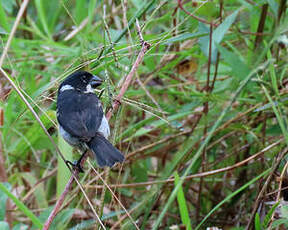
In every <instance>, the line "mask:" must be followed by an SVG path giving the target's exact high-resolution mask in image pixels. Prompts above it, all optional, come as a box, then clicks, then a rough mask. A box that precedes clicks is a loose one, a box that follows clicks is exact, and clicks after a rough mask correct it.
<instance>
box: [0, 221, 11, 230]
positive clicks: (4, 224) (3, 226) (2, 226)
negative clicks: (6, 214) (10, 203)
mask: <svg viewBox="0 0 288 230" xmlns="http://www.w3.org/2000/svg"><path fill="white" fill-rule="evenodd" d="M0 229H1V230H10V227H9V224H8V223H7V222H5V221H0Z"/></svg>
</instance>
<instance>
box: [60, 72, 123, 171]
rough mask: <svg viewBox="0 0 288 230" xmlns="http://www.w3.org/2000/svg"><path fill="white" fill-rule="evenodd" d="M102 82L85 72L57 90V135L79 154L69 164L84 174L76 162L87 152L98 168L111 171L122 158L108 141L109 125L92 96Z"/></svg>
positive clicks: (94, 95)
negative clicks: (106, 167)
mask: <svg viewBox="0 0 288 230" xmlns="http://www.w3.org/2000/svg"><path fill="white" fill-rule="evenodd" d="M102 83H103V81H102V79H101V78H100V77H98V76H96V75H93V74H91V73H89V72H86V71H76V72H74V73H72V74H70V75H69V76H68V77H67V78H65V79H64V80H63V82H62V83H61V84H60V86H59V88H58V95H57V120H58V124H59V133H60V135H61V136H62V137H63V139H64V140H65V141H66V142H67V143H68V144H70V145H71V146H72V147H75V148H77V149H78V150H80V151H81V152H82V155H81V157H80V159H79V160H78V161H77V162H76V163H75V162H74V163H72V162H70V161H66V163H69V164H72V166H73V167H76V168H77V169H78V170H79V171H80V172H84V171H83V169H82V167H81V165H80V162H81V160H82V158H83V157H84V155H85V153H86V152H87V151H88V150H91V152H92V153H93V154H92V156H94V157H95V158H96V161H97V164H98V166H99V167H100V168H103V167H105V166H108V167H112V166H113V165H114V164H115V163H117V162H120V163H122V162H123V161H124V156H123V154H122V153H121V152H120V151H119V150H118V149H117V148H115V147H114V146H113V145H112V144H111V143H110V142H109V140H108V137H109V135H110V127H109V123H108V121H107V119H106V117H105V115H104V113H103V108H102V103H101V101H100V99H99V98H98V96H97V95H96V94H95V93H94V89H95V88H97V87H99V86H101V84H102Z"/></svg>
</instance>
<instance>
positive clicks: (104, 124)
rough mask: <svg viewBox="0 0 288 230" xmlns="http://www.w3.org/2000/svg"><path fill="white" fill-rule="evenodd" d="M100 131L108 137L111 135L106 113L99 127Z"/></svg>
mask: <svg viewBox="0 0 288 230" xmlns="http://www.w3.org/2000/svg"><path fill="white" fill-rule="evenodd" d="M98 132H99V133H101V134H102V135H103V136H104V137H105V138H106V139H108V137H109V136H110V127H109V124H108V121H107V119H106V117H105V115H104V116H103V118H102V121H101V125H100V126H99V128H98Z"/></svg>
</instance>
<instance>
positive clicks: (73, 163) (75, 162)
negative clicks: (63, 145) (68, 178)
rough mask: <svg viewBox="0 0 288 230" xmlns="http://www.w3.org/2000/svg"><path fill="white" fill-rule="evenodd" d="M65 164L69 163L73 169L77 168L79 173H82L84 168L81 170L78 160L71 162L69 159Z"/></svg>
mask: <svg viewBox="0 0 288 230" xmlns="http://www.w3.org/2000/svg"><path fill="white" fill-rule="evenodd" d="M66 164H67V165H70V166H71V167H72V168H73V170H77V171H78V172H79V173H84V170H83V168H82V166H81V165H80V162H79V161H74V162H71V161H68V160H67V161H66Z"/></svg>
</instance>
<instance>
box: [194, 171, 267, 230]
mask: <svg viewBox="0 0 288 230" xmlns="http://www.w3.org/2000/svg"><path fill="white" fill-rule="evenodd" d="M269 172H270V169H267V170H265V171H264V172H263V173H261V174H260V175H259V176H257V177H255V178H253V179H252V180H250V181H249V182H248V183H246V184H244V185H243V186H242V187H240V188H239V189H237V190H236V191H235V192H233V193H231V194H230V195H228V196H227V197H226V198H225V199H224V200H222V201H221V202H220V203H219V204H217V205H216V206H215V207H214V208H213V209H212V210H211V211H210V212H209V213H208V214H207V215H206V216H205V217H204V218H203V220H202V221H201V222H200V224H198V226H197V227H196V228H195V230H197V229H199V228H200V227H201V225H202V224H203V223H204V222H205V221H206V220H207V219H208V217H209V216H211V215H212V213H213V212H215V211H216V210H217V209H218V208H219V207H221V206H222V204H224V203H225V202H226V201H228V200H230V199H231V198H232V197H234V196H236V195H237V194H238V193H240V192H241V191H243V190H244V189H246V188H247V187H249V186H250V185H251V184H253V183H255V182H256V181H257V180H259V179H260V178H261V177H263V176H265V175H267V174H268V173H269Z"/></svg>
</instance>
